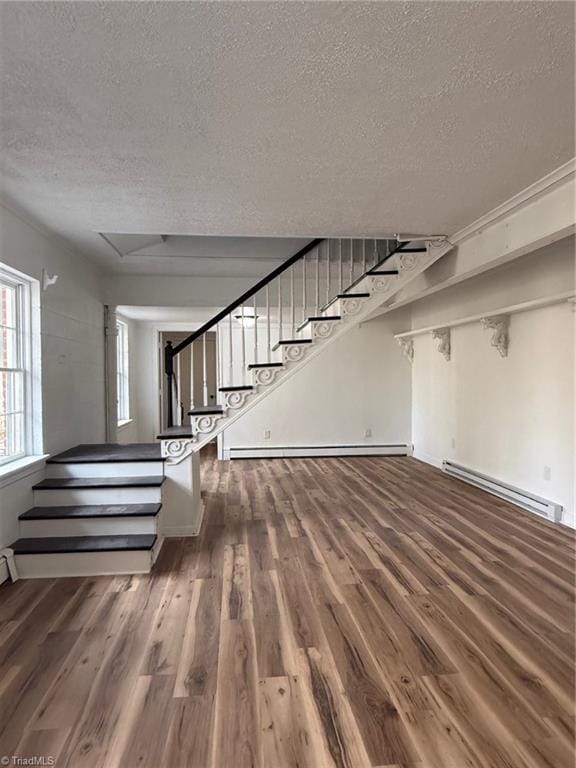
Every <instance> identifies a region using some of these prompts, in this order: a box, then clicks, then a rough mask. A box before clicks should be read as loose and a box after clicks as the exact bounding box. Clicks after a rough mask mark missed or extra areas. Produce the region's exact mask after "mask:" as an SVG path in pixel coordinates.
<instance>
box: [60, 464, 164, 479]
mask: <svg viewBox="0 0 576 768" xmlns="http://www.w3.org/2000/svg"><path fill="white" fill-rule="evenodd" d="M163 474H164V463H163V462H162V461H106V462H94V463H92V462H79V463H78V464H47V465H46V477H142V476H147V475H163Z"/></svg>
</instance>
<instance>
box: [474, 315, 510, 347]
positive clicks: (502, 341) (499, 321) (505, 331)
mask: <svg viewBox="0 0 576 768" xmlns="http://www.w3.org/2000/svg"><path fill="white" fill-rule="evenodd" d="M480 322H481V323H482V325H483V326H484V328H487V329H488V330H491V331H493V333H492V338H491V340H490V344H491V345H492V346H493V347H496V349H497V350H498V352H499V353H500V357H508V346H509V344H510V315H491V316H490V317H483V318H482V320H480Z"/></svg>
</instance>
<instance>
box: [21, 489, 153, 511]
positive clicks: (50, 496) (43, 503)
mask: <svg viewBox="0 0 576 768" xmlns="http://www.w3.org/2000/svg"><path fill="white" fill-rule="evenodd" d="M160 501H162V488H161V487H156V488H66V489H64V488H63V489H57V490H47V489H40V490H36V491H34V506H35V507H60V506H62V507H66V506H71V505H73V504H140V503H150V504H154V503H159V502H160Z"/></svg>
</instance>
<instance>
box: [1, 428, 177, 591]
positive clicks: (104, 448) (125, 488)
mask: <svg viewBox="0 0 576 768" xmlns="http://www.w3.org/2000/svg"><path fill="white" fill-rule="evenodd" d="M46 474H47V477H46V479H45V480H42V481H41V482H40V483H37V484H36V485H35V486H34V487H33V494H34V507H32V508H31V509H29V510H28V511H26V512H24V513H23V514H22V515H20V518H19V520H20V523H19V525H20V535H21V538H19V539H18V540H17V541H15V542H14V544H12V545H11V549H12V550H13V552H14V558H15V563H16V567H17V570H18V573H19V575H20V576H21V577H23V578H37V577H45V576H86V575H94V574H121V573H147V572H148V571H149V570H150V568H151V567H152V564H153V563H154V560H155V559H156V556H157V554H158V552H159V550H160V547H161V545H162V535H161V532H160V521H161V515H162V488H163V485H164V481H165V477H164V460H163V459H162V456H161V452H160V445H159V444H157V443H156V444H136V445H79V446H77V447H76V448H72V449H70V450H69V451H66V452H65V453H61V454H59V455H57V456H53V457H52V458H50V459H48V462H47V464H46Z"/></svg>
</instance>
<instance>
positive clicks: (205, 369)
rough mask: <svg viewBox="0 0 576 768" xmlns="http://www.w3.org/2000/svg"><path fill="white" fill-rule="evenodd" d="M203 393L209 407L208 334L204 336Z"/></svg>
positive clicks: (205, 402)
mask: <svg viewBox="0 0 576 768" xmlns="http://www.w3.org/2000/svg"><path fill="white" fill-rule="evenodd" d="M202 391H203V393H204V405H208V374H207V367H206V334H203V336H202Z"/></svg>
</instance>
